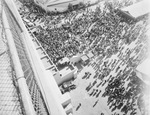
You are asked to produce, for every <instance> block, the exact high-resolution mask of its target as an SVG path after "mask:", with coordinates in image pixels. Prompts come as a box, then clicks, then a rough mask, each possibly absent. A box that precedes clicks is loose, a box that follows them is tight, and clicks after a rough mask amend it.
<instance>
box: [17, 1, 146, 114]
mask: <svg viewBox="0 0 150 115" xmlns="http://www.w3.org/2000/svg"><path fill="white" fill-rule="evenodd" d="M130 4H131V3H128V5H130ZM115 5H116V4H115ZM115 5H112V4H109V3H105V4H104V8H103V10H102V9H101V8H100V7H97V8H96V9H95V10H91V9H90V8H87V9H80V10H76V11H72V12H69V13H64V14H58V15H47V14H46V13H45V12H43V11H39V9H37V8H36V7H34V5H30V7H28V5H26V4H24V5H23V7H20V9H19V12H20V14H21V16H22V19H23V20H24V23H25V25H26V27H27V28H28V29H29V31H30V32H32V33H33V35H34V36H35V37H36V38H37V39H38V40H39V41H40V43H41V45H42V46H43V48H44V49H45V50H46V52H47V53H48V55H49V56H50V58H51V59H52V60H53V62H54V63H57V62H58V61H59V59H61V58H63V57H66V56H67V57H69V58H70V57H72V56H73V55H76V54H78V53H86V52H88V51H91V52H92V53H93V54H94V56H95V58H94V59H93V61H91V63H90V64H91V66H92V67H93V68H94V69H95V71H96V75H95V76H94V79H95V80H94V81H93V83H89V85H88V86H87V88H86V90H87V92H90V91H91V90H92V91H91V92H90V93H89V96H96V98H97V97H99V95H102V97H108V106H109V107H110V109H112V111H115V110H116V109H120V110H121V111H122V112H124V114H129V113H130V115H135V114H136V111H137V108H136V107H137V105H138V108H139V109H140V110H141V112H143V114H144V112H146V111H145V110H144V104H143V101H142V98H143V96H144V93H143V92H142V91H143V89H145V87H146V85H145V84H144V83H143V82H142V81H141V80H140V79H139V78H138V77H137V75H136V73H135V71H134V68H136V67H137V66H138V64H140V63H141V62H142V61H143V60H144V59H145V58H146V53H147V51H148V47H147V46H148V43H149V42H148V41H147V38H148V37H147V35H146V31H147V28H146V27H147V25H148V21H147V20H148V16H147V15H146V16H143V18H142V19H141V20H140V21H139V22H134V21H132V23H129V22H128V21H130V20H128V19H126V20H124V19H122V17H120V16H118V15H117V12H116V11H115V10H114V7H116V6H117V5H116V6H115ZM119 5H120V4H119ZM112 6H113V7H112ZM119 7H121V5H120V6H119ZM90 75H91V74H90V73H86V74H85V76H84V77H83V79H85V78H86V79H88V78H89V77H90ZM100 87H105V91H101V90H100ZM97 102H98V101H97ZM97 102H96V103H95V104H94V105H93V107H94V106H95V105H96V104H97ZM141 105H143V106H141ZM128 112H129V113H128Z"/></svg>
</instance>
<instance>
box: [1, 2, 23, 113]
mask: <svg viewBox="0 0 150 115" xmlns="http://www.w3.org/2000/svg"><path fill="white" fill-rule="evenodd" d="M2 9H3V4H2V1H0V115H22V114H23V108H22V106H21V103H20V102H21V101H20V98H19V97H20V96H19V92H18V90H17V87H16V85H17V84H16V82H15V79H14V78H15V74H14V71H13V68H12V65H11V59H10V55H9V50H8V47H7V42H6V38H5V31H4V27H3V23H2Z"/></svg>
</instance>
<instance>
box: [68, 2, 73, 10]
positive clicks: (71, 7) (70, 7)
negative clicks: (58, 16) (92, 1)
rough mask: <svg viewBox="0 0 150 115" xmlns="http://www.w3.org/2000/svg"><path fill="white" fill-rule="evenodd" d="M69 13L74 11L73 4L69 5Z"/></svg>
mask: <svg viewBox="0 0 150 115" xmlns="http://www.w3.org/2000/svg"><path fill="white" fill-rule="evenodd" d="M68 11H73V5H72V4H70V3H69V4H68Z"/></svg>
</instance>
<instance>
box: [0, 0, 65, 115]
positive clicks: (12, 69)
mask: <svg viewBox="0 0 150 115" xmlns="http://www.w3.org/2000/svg"><path fill="white" fill-rule="evenodd" d="M0 19H1V20H0V32H1V34H0V115H11V114H12V115H20V114H23V115H67V113H66V111H65V110H64V107H63V103H62V102H63V101H62V100H61V99H62V94H61V92H60V90H59V88H58V86H57V83H56V81H55V79H54V78H53V74H52V73H50V72H49V73H48V72H47V71H46V70H45V68H44V65H43V63H42V61H41V59H40V57H39V55H38V52H37V51H36V48H35V46H34V43H33V41H32V39H31V36H30V35H29V33H28V31H27V29H26V27H25V25H24V24H23V21H22V19H21V17H20V15H19V13H18V11H17V9H16V6H15V3H14V2H13V1H12V0H1V1H0Z"/></svg>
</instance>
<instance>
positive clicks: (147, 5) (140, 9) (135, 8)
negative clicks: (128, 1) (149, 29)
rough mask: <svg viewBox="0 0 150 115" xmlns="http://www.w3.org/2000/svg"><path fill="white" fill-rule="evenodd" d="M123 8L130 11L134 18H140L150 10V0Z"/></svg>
mask: <svg viewBox="0 0 150 115" xmlns="http://www.w3.org/2000/svg"><path fill="white" fill-rule="evenodd" d="M121 10H122V11H125V12H129V14H130V15H131V16H132V17H134V18H138V17H140V16H142V15H145V14H147V13H149V12H150V1H149V0H143V1H141V2H138V3H135V4H133V5H131V6H128V7H125V8H122V9H121Z"/></svg>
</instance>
